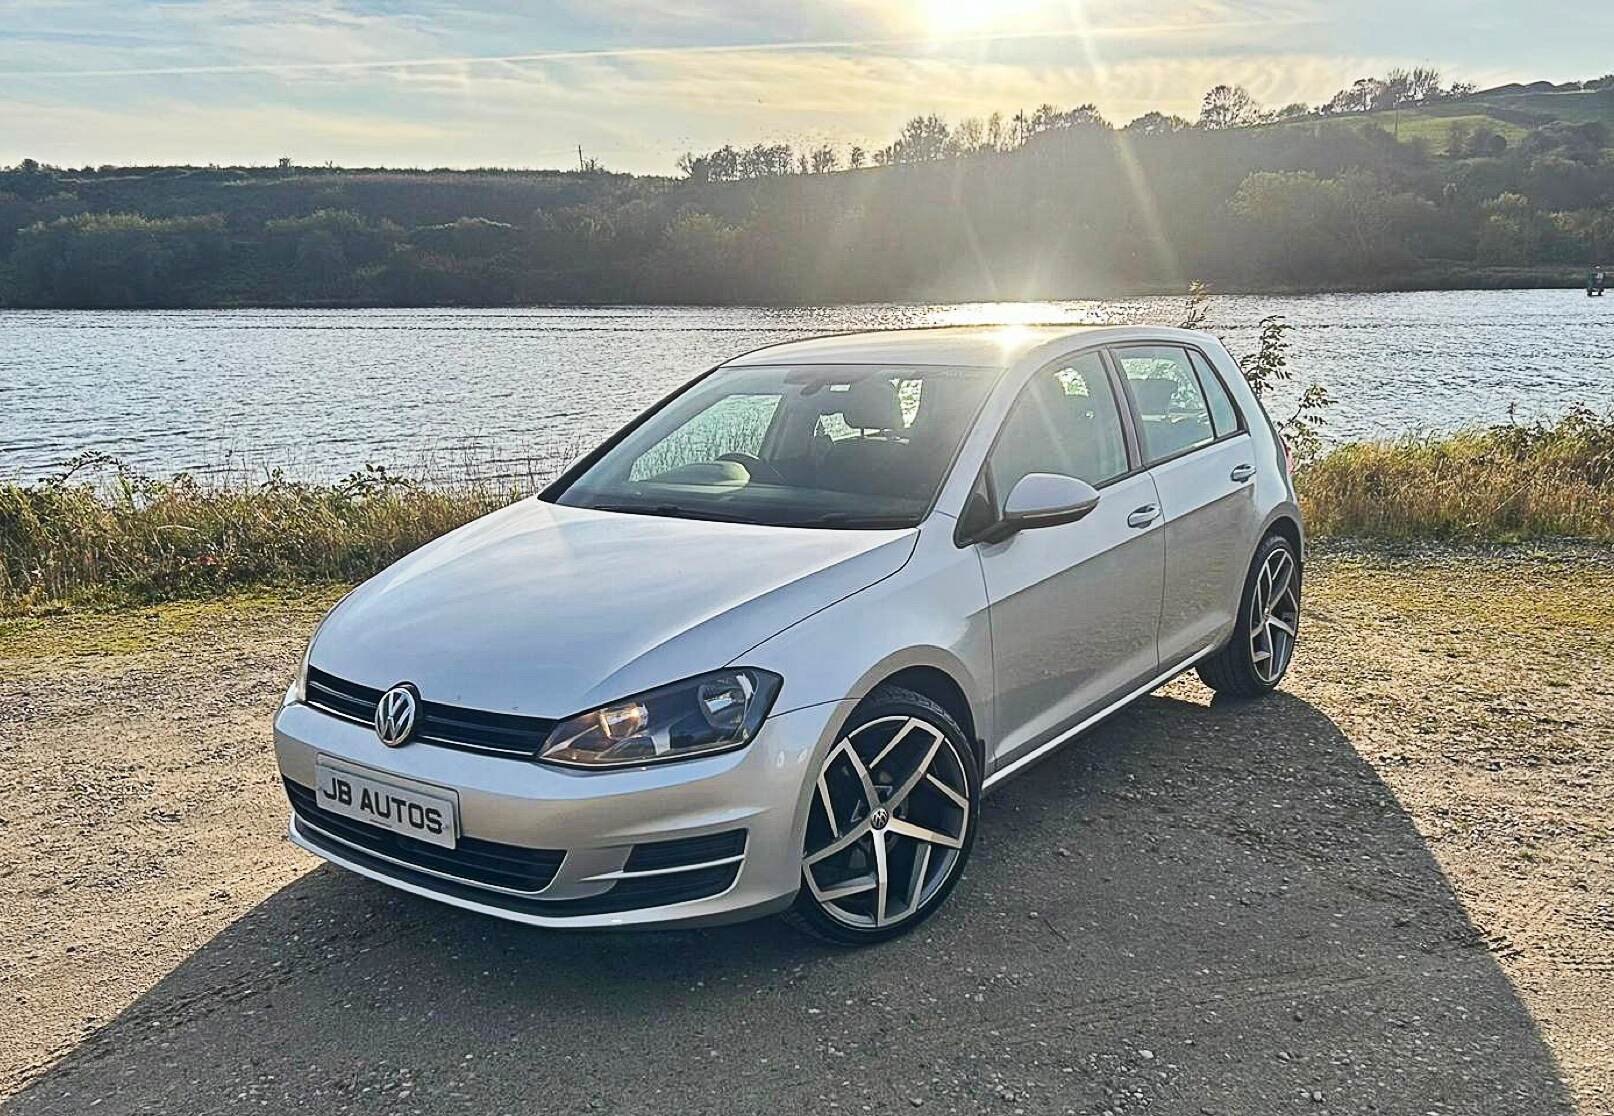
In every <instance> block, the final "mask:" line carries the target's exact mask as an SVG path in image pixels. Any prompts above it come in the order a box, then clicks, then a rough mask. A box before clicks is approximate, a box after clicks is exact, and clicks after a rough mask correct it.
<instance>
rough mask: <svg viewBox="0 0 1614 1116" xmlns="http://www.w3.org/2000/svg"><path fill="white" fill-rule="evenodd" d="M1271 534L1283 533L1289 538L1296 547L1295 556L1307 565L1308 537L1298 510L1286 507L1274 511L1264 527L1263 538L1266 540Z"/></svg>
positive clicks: (1301, 563) (1302, 563)
mask: <svg viewBox="0 0 1614 1116" xmlns="http://www.w3.org/2000/svg"><path fill="white" fill-rule="evenodd" d="M1269 535H1282V536H1283V537H1284V538H1286V539H1288V540H1289V542H1290V544H1291V545H1292V546H1293V547H1294V548H1295V557H1296V558H1297V559H1299V561H1300V565H1301V566H1302V567H1304V566H1305V564H1306V537H1305V532H1304V531H1303V530H1302V529H1301V527H1300V516H1299V514H1298V513H1297V512H1295V511H1292V510H1290V509H1287V508H1285V509H1280V510H1279V511H1277V512H1276V513H1274V514H1273V515H1272V516H1271V518H1269V519H1268V520H1267V523H1266V526H1265V527H1264V528H1263V529H1262V531H1261V539H1262V540H1265V539H1266V538H1267V536H1269ZM1256 545H1257V546H1258V547H1259V545H1260V543H1259V542H1258V543H1257V544H1256Z"/></svg>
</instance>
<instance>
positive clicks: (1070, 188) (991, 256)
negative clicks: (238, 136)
mask: <svg viewBox="0 0 1614 1116" xmlns="http://www.w3.org/2000/svg"><path fill="white" fill-rule="evenodd" d="M1395 76H1396V75H1395V74H1394V73H1392V74H1390V75H1387V76H1386V77H1385V78H1383V79H1373V80H1375V81H1382V82H1383V83H1384V84H1385V85H1386V86H1391V85H1394V86H1395V87H1396V88H1398V89H1399V88H1401V85H1400V83H1399V82H1395V81H1392V79H1393V78H1395ZM1600 80H1601V79H1600ZM1409 82H1410V78H1409ZM1610 84H1611V85H1614V82H1611V83H1610ZM1227 88H1228V89H1229V90H1230V94H1232V96H1231V97H1230V98H1229V97H1224V96H1223V95H1222V94H1217V95H1216V96H1215V97H1211V96H1209V95H1208V96H1207V98H1206V100H1207V102H1208V103H1207V104H1206V106H1205V111H1202V114H1201V119H1200V120H1199V121H1197V122H1194V123H1192V124H1190V123H1189V122H1187V121H1181V120H1180V119H1176V118H1169V117H1162V116H1160V115H1159V114H1150V115H1148V116H1145V117H1140V118H1138V119H1137V120H1134V121H1132V122H1131V123H1130V124H1128V125H1126V126H1125V127H1122V128H1115V127H1112V126H1111V125H1110V124H1109V123H1108V122H1106V121H1105V120H1104V119H1103V118H1102V117H1101V116H1100V115H1099V114H1098V113H1097V111H1096V110H1094V108H1093V106H1091V105H1079V106H1075V107H1073V108H1069V109H1060V108H1055V107H1053V106H1043V107H1041V108H1038V109H1036V110H1031V111H1026V112H1020V113H1015V114H1012V115H1009V116H998V117H987V118H984V119H981V120H978V121H975V122H971V121H961V122H957V123H952V122H949V121H947V120H945V119H942V118H941V117H939V116H928V115H927V116H924V117H918V118H915V120H913V121H910V122H909V123H908V124H907V125H906V126H905V127H904V128H903V129H902V130H901V132H900V133H899V134H898V135H897V136H896V137H894V138H893V139H892V141H891V142H890V143H889V144H887V145H886V146H884V147H882V148H879V149H877V150H875V151H873V152H862V151H860V150H858V149H853V150H852V151H850V152H847V153H846V154H845V155H844V156H843V155H840V154H838V153H837V152H836V151H834V150H831V149H824V148H810V149H808V150H807V151H805V152H798V151H795V150H793V149H792V148H790V147H789V146H788V145H783V144H776V145H762V146H761V147H752V148H746V149H743V150H742V149H740V148H737V147H732V146H731V147H726V148H721V149H718V151H716V152H708V153H707V154H706V155H703V156H690V157H689V158H688V159H687V160H686V161H685V165H684V166H683V168H682V170H683V174H682V175H681V176H680V177H678V178H664V177H649V176H640V177H635V176H630V175H622V174H611V173H607V172H604V171H601V170H598V169H587V170H583V171H571V172H517V171H498V170H482V171H422V172H403V171H386V170H342V169H336V168H304V167H297V166H295V165H292V164H291V163H290V161H289V160H288V161H287V163H286V165H284V166H275V167H257V168H252V167H234V168H199V167H166V168H128V167H102V168H82V169H78V170H72V169H65V168H53V167H46V166H41V165H39V164H37V163H32V162H24V163H22V164H19V165H18V166H15V167H11V168H6V169H3V170H0V304H4V305H10V306H86V307H91V306H213V305H453V304H480V305H509V304H523V303H534V302H629V301H649V302H686V303H699V302H722V303H814V302H833V301H880V300H908V299H973V298H1025V297H1074V296H1079V295H1088V294H1104V293H1113V292H1119V291H1131V290H1171V289H1180V287H1181V285H1182V284H1184V283H1185V282H1186V281H1187V280H1188V279H1189V278H1190V277H1193V278H1203V279H1207V280H1208V281H1210V282H1211V283H1213V284H1215V285H1218V286H1220V287H1223V288H1239V289H1267V290H1275V289H1323V288H1381V287H1415V286H1427V285H1463V284H1469V283H1489V282H1511V281H1516V280H1518V278H1519V277H1520V276H1521V275H1524V276H1525V278H1526V279H1530V278H1532V277H1533V278H1535V279H1537V280H1540V281H1562V282H1566V283H1567V282H1569V281H1571V278H1572V275H1573V273H1574V271H1575V270H1576V269H1584V268H1586V267H1589V266H1591V265H1592V264H1593V263H1596V262H1598V261H1600V260H1601V261H1603V262H1607V261H1608V260H1609V259H1611V258H1614V153H1611V151H1610V147H1609V135H1608V130H1607V128H1606V126H1605V125H1604V124H1602V123H1601V122H1599V121H1597V120H1587V121H1584V122H1580V123H1576V122H1570V121H1562V120H1551V119H1547V118H1546V117H1545V116H1538V117H1533V118H1527V117H1525V116H1524V115H1521V114H1519V113H1516V112H1515V113H1513V114H1511V115H1510V116H1508V118H1507V119H1506V120H1502V119H1499V118H1493V117H1491V116H1486V115H1484V112H1485V110H1484V108H1483V104H1484V102H1483V101H1476V102H1470V101H1463V102H1462V104H1461V105H1460V106H1458V108H1455V109H1452V111H1453V112H1459V109H1460V113H1459V115H1457V116H1454V117H1453V120H1452V123H1451V127H1450V129H1448V130H1447V131H1446V132H1443V133H1436V140H1435V141H1434V142H1431V141H1430V140H1429V139H1428V138H1427V137H1423V136H1421V137H1419V138H1417V139H1415V140H1413V141H1411V142H1407V141H1401V142H1398V141H1397V140H1396V138H1395V136H1394V135H1393V133H1392V132H1391V131H1390V130H1387V129H1386V128H1384V127H1381V126H1380V123H1379V121H1380V120H1381V118H1379V117H1375V116H1373V115H1372V113H1373V112H1374V111H1376V110H1371V109H1364V110H1357V109H1355V108H1352V109H1350V110H1348V111H1349V118H1348V120H1345V121H1342V120H1341V119H1339V118H1338V117H1340V116H1341V115H1342V111H1343V110H1341V111H1335V110H1329V111H1327V112H1323V111H1322V110H1321V109H1320V108H1314V109H1308V110H1307V112H1306V113H1305V114H1294V113H1290V114H1287V115H1285V114H1284V111H1283V110H1280V111H1279V113H1278V114H1276V115H1275V116H1274V118H1273V119H1274V121H1276V122H1275V123H1271V124H1267V125H1262V126H1245V125H1238V124H1230V123H1227V120H1228V119H1229V117H1228V116H1227V115H1226V113H1229V112H1230V113H1231V114H1232V115H1231V119H1233V120H1240V119H1244V118H1245V117H1246V116H1247V115H1248V113H1249V112H1250V111H1257V112H1261V111H1264V110H1260V109H1259V106H1256V107H1255V109H1253V110H1252V109H1250V107H1249V106H1248V105H1246V104H1245V102H1244V99H1243V98H1241V97H1238V96H1236V89H1234V87H1227ZM1352 88H1353V89H1354V88H1355V86H1354V85H1353V86H1352ZM1458 88H1459V89H1461V87H1458ZM1599 88H1600V89H1601V91H1600V92H1599V91H1596V90H1590V91H1588V92H1587V94H1586V96H1588V97H1593V98H1614V88H1604V87H1599ZM1436 90H1439V93H1438V94H1437V93H1436V92H1435V91H1436ZM1211 92H1212V93H1216V90H1212V91H1211ZM1403 95H1404V96H1412V97H1419V98H1421V100H1419V101H1416V102H1414V103H1416V104H1420V105H1427V104H1431V103H1432V102H1431V101H1430V100H1429V99H1430V98H1431V97H1437V98H1446V99H1449V98H1450V97H1451V96H1452V93H1451V88H1450V87H1445V88H1442V87H1441V85H1440V82H1439V80H1438V75H1425V77H1424V78H1422V79H1420V81H1418V82H1410V84H1408V85H1406V92H1405V93H1398V94H1396V96H1403ZM1351 103H1352V104H1353V105H1354V104H1356V103H1357V102H1356V101H1352V102H1351ZM1374 103H1377V102H1374ZM1597 103H1598V104H1601V101H1599V102H1597ZM1465 106H1466V107H1465ZM1474 106H1479V107H1474ZM1207 112H1208V113H1209V115H1208V116H1207V115H1206V113H1207ZM1476 117H1477V118H1478V119H1479V120H1481V121H1482V122H1483V121H1488V120H1492V119H1495V120H1496V126H1495V127H1494V128H1493V127H1489V126H1488V125H1486V124H1484V123H1480V124H1475V123H1474V121H1475V119H1476ZM1521 121H1524V122H1522V123H1521ZM698 160H705V162H704V163H698V162H697V161H698ZM854 168H855V169H854ZM1519 269H1533V270H1532V271H1530V272H1529V273H1528V274H1525V273H1524V272H1521V271H1520V270H1519Z"/></svg>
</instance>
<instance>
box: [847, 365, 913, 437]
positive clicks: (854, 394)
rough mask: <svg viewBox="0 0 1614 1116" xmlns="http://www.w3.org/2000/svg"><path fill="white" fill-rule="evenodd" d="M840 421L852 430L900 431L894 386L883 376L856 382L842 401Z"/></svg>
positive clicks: (899, 417) (900, 416)
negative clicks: (843, 421) (842, 420)
mask: <svg viewBox="0 0 1614 1116" xmlns="http://www.w3.org/2000/svg"><path fill="white" fill-rule="evenodd" d="M841 418H842V419H844V420H845V422H846V425H847V426H850V427H851V428H852V429H853V430H901V429H902V404H901V402H900V401H899V400H898V399H897V389H896V385H894V384H893V383H892V382H891V381H890V380H887V379H885V378H884V377H883V376H870V377H868V378H867V379H864V380H858V381H857V382H856V383H854V384H853V385H852V386H851V387H850V388H848V389H847V392H846V394H845V395H844V396H843V397H842V399H841Z"/></svg>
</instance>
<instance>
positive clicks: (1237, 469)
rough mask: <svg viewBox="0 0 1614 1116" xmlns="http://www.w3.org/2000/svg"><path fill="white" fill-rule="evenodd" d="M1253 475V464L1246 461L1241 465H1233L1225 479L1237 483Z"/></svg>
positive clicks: (1241, 482)
mask: <svg viewBox="0 0 1614 1116" xmlns="http://www.w3.org/2000/svg"><path fill="white" fill-rule="evenodd" d="M1253 476H1255V466H1254V465H1251V464H1250V463H1249V462H1247V461H1246V462H1245V463H1244V464H1242V465H1235V466H1233V471H1232V472H1231V473H1229V474H1228V475H1227V479H1228V480H1230V481H1233V482H1235V483H1237V484H1243V483H1244V482H1245V481H1247V480H1249V479H1250V478H1251V477H1253Z"/></svg>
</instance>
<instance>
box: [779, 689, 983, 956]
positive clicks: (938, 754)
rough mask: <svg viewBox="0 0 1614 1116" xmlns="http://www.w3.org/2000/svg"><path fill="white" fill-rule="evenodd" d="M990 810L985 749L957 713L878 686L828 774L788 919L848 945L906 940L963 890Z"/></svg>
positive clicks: (830, 758) (816, 792)
mask: <svg viewBox="0 0 1614 1116" xmlns="http://www.w3.org/2000/svg"><path fill="white" fill-rule="evenodd" d="M980 807H981V777H980V771H979V768H978V767H977V766H976V762H975V752H974V749H972V748H971V747H970V745H969V741H968V739H966V737H965V735H964V731H963V730H962V729H961V728H959V726H958V722H957V721H955V720H954V719H953V717H952V715H951V714H949V713H948V712H947V711H946V710H945V709H943V708H942V707H941V706H940V705H938V704H937V703H936V702H934V701H932V700H931V699H930V698H928V697H926V696H925V695H924V694H920V693H916V692H914V691H913V690H908V689H904V688H902V687H900V686H891V685H885V686H879V687H877V688H876V689H875V690H874V692H873V693H871V694H870V695H869V696H868V697H867V698H866V699H865V700H864V701H863V702H862V703H861V704H860V705H859V706H858V707H857V709H856V710H855V711H854V712H853V714H852V716H851V717H850V718H849V719H848V721H847V728H846V730H845V731H844V732H843V734H842V735H841V738H840V739H839V740H838V741H836V743H835V745H834V746H833V747H832V748H830V750H829V754H828V755H827V756H825V757H824V761H823V763H822V764H821V765H820V767H819V771H818V774H817V776H816V779H815V786H814V789H813V795H812V805H811V806H810V808H809V809H808V816H807V836H806V840H805V843H804V847H803V849H802V870H801V891H800V893H799V894H798V895H797V897H796V904H795V906H794V907H793V908H792V909H791V911H790V913H789V914H788V915H787V916H786V917H787V918H788V920H789V921H791V922H792V923H794V924H795V925H796V926H798V927H799V928H801V929H803V930H805V931H807V932H808V933H810V934H812V935H814V936H815V937H818V938H822V939H824V940H826V941H830V942H834V943H836V944H840V945H868V944H872V943H874V942H881V941H886V940H887V939H890V938H894V937H896V936H897V935H899V934H904V933H907V932H908V931H909V930H912V929H913V928H914V927H915V926H917V925H919V924H920V923H921V922H923V921H924V920H925V919H927V918H929V917H930V916H931V915H932V914H933V913H935V911H936V910H937V908H939V907H940V906H941V905H942V903H944V902H945V901H946V899H947V896H948V895H949V894H950V893H951V892H952V890H953V888H954V886H955V885H956V884H957V883H958V878H959V876H960V875H961V874H962V873H963V871H964V865H965V863H966V862H967V861H968V860H969V855H970V850H971V849H972V848H973V847H974V845H975V827H976V818H977V817H978V816H979V815H980Z"/></svg>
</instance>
